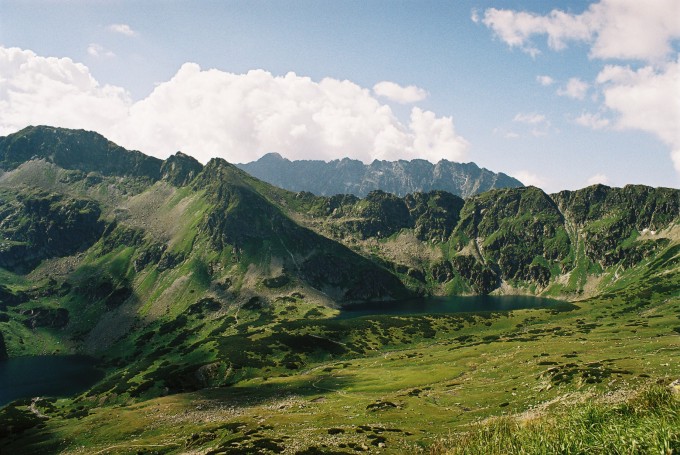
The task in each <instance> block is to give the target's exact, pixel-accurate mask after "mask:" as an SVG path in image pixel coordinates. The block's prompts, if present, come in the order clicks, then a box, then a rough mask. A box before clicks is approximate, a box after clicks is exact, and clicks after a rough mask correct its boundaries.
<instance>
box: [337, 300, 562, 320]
mask: <svg viewBox="0 0 680 455" xmlns="http://www.w3.org/2000/svg"><path fill="white" fill-rule="evenodd" d="M571 305H572V304H570V303H567V302H563V301H560V300H554V299H547V298H543V297H533V296H525V295H503V296H490V295H475V296H469V297H461V296H450V297H423V298H417V299H410V300H400V301H392V302H364V303H356V304H352V305H347V306H345V307H343V308H342V311H341V312H340V315H339V316H338V318H339V319H350V318H356V317H360V316H375V315H409V314H449V313H479V312H487V311H512V310H524V309H536V308H551V307H553V308H562V307H565V306H571Z"/></svg>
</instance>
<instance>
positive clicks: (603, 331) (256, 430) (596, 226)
mask: <svg viewBox="0 0 680 455" xmlns="http://www.w3.org/2000/svg"><path fill="white" fill-rule="evenodd" d="M27 157H28V158H27ZM93 157H94V158H93ZM95 158H96V159H95ZM103 158H106V160H103ZM22 160H24V161H22ZM104 161H105V164H102V165H101V166H102V167H101V168H98V167H97V166H98V165H99V163H100V162H102V163H103V162H104ZM0 167H1V168H2V169H4V173H2V174H1V175H0V213H1V214H2V215H3V216H2V219H1V220H0V358H2V357H6V356H10V357H15V356H19V355H34V354H41V353H48V354H59V353H73V352H85V353H89V354H92V355H94V356H96V357H97V358H98V359H100V360H101V365H102V368H104V369H105V372H106V377H105V378H104V379H103V380H102V381H100V382H99V383H98V384H96V385H95V386H94V387H93V388H92V389H91V390H89V391H87V392H85V393H84V394H82V395H81V396H79V397H76V398H70V399H60V400H54V399H49V400H42V401H39V402H37V403H33V404H32V405H31V402H30V400H29V401H18V402H15V403H12V404H10V405H8V406H6V407H4V408H3V409H1V410H0V422H2V423H3V425H0V428H2V429H3V430H1V431H3V433H0V450H2V451H3V452H4V451H5V450H7V451H8V452H10V453H53V452H55V451H62V452H66V453H93V452H97V451H103V452H107V451H108V452H125V451H137V450H149V451H156V452H159V453H166V452H167V453H183V452H187V451H189V452H191V451H196V452H202V453H248V452H251V453H262V452H263V451H266V450H270V451H273V452H279V451H286V452H288V453H296V452H299V453H318V452H319V451H321V452H330V451H334V452H335V453H354V452H356V451H366V450H377V449H384V450H387V451H392V452H394V453H403V452H404V451H418V450H427V448H428V447H429V446H430V445H432V444H434V443H435V442H436V441H440V442H439V444H440V447H441V448H442V450H448V448H451V450H454V449H453V447H455V444H456V442H455V441H453V440H452V441H444V442H442V437H443V436H445V435H446V434H448V433H449V432H450V431H452V430H453V431H456V432H458V431H467V429H468V427H467V425H468V424H471V423H474V422H477V421H479V420H483V419H487V418H489V417H495V416H499V415H504V414H505V415H513V416H517V415H520V414H522V413H526V412H529V411H531V410H534V411H536V412H538V413H540V414H541V415H542V416H543V415H545V416H548V417H546V418H550V415H552V414H551V413H552V412H553V411H555V412H559V406H560V403H565V402H569V403H576V404H578V403H580V402H581V401H579V400H583V399H585V397H588V396H590V395H592V394H596V395H597V394H603V393H607V392H609V391H617V393H620V394H622V396H623V395H627V394H628V393H629V391H630V390H633V389H635V388H637V387H640V386H642V385H644V384H647V383H650V382H656V381H661V382H662V383H663V384H666V383H668V382H670V380H671V379H673V378H677V376H678V375H679V374H680V371H679V370H678V367H677V366H676V362H673V361H672V360H671V359H672V357H673V356H674V353H676V352H677V339H678V332H679V331H680V328H678V326H679V324H678V313H677V308H678V304H680V301H679V300H678V295H679V294H680V224H679V222H680V219H679V213H680V208H679V206H680V196H679V193H678V190H672V189H663V188H661V189H653V188H648V187H642V186H628V187H625V188H623V189H617V188H608V187H604V186H594V187H589V188H585V189H583V190H579V191H575V192H562V193H558V194H557V195H547V194H545V193H544V192H542V191H541V190H539V189H537V188H531V187H529V188H516V189H504V190H495V191H491V192H487V193H483V194H480V195H478V196H475V197H471V198H468V199H467V200H463V199H460V198H458V197H457V196H454V195H451V194H449V193H445V192H441V191H434V192H430V193H416V194H412V195H408V196H406V197H404V198H399V197H396V196H394V195H391V194H389V193H385V192H381V191H375V192H372V193H370V194H369V195H368V196H367V197H366V198H364V199H359V198H357V197H355V196H348V195H340V196H332V197H317V196H314V195H312V194H310V193H292V192H289V191H285V190H281V189H279V188H276V187H273V186H271V185H269V184H267V183H264V182H262V181H260V180H257V179H255V178H253V177H251V176H249V175H248V174H246V173H245V172H243V171H241V170H239V169H238V168H236V167H234V166H232V165H230V164H229V163H226V162H225V161H223V160H220V159H214V160H212V161H211V162H210V163H208V164H207V165H205V166H202V165H201V164H200V163H198V162H196V161H195V160H193V159H192V158H190V157H188V156H186V155H183V154H181V153H178V154H176V155H174V156H172V157H170V158H168V159H167V160H165V161H163V162H161V161H159V160H155V159H147V158H145V157H144V156H143V155H141V154H138V152H128V151H126V150H124V149H120V148H118V147H117V146H115V144H111V143H110V142H108V141H106V140H105V139H104V138H102V137H101V136H98V135H95V134H94V133H87V132H81V131H71V130H61V129H54V128H47V127H36V128H28V129H26V130H22V131H21V132H19V133H17V134H16V135H11V136H8V137H6V138H0ZM489 292H491V293H510V292H521V293H535V294H545V295H552V296H559V297H562V298H566V299H569V300H575V304H568V303H565V304H564V305H563V306H561V307H555V308H553V309H551V310H522V311H513V312H511V313H492V314H481V315H439V316H376V317H365V318H358V319H333V318H332V316H333V315H336V314H338V311H342V305H344V304H348V303H351V302H355V301H363V300H371V299H372V300H394V299H399V298H404V297H407V296H410V295H414V294H448V293H489ZM664 403H666V404H663V406H667V405H668V403H671V404H670V405H668V406H671V408H672V409H675V408H673V406H675V405H674V404H673V402H668V401H666V402H664ZM32 409H33V410H36V409H38V410H39V411H40V412H39V413H38V414H43V415H45V416H47V418H43V417H39V416H38V414H36V413H35V412H33V411H32ZM513 418H514V417H513ZM664 431H665V430H664ZM669 437H670V438H675V439H674V440H677V432H676V433H672V434H671V436H668V437H666V440H669V439H668V438H669ZM671 440H673V439H671ZM381 444H382V446H381ZM655 447H656V446H655ZM211 451H212V452H211Z"/></svg>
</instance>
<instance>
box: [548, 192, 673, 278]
mask: <svg viewBox="0 0 680 455" xmlns="http://www.w3.org/2000/svg"><path fill="white" fill-rule="evenodd" d="M552 197H553V199H554V200H555V201H556V203H557V204H558V206H559V207H560V209H561V210H562V211H563V212H564V214H565V216H566V217H567V219H568V221H569V222H571V224H572V225H573V228H574V230H575V234H576V235H578V236H579V237H580V238H581V239H583V242H584V245H585V252H586V255H587V256H588V257H589V258H590V259H591V260H592V261H594V262H598V263H600V264H601V265H602V266H604V267H607V266H610V265H613V264H616V263H618V262H620V261H622V260H624V259H626V260H627V261H628V262H630V260H631V259H634V258H642V257H646V256H648V255H649V253H651V252H652V251H654V250H656V249H657V248H658V247H660V246H663V245H661V244H658V242H655V241H651V240H648V241H642V242H637V243H636V244H632V243H631V242H630V241H632V240H635V239H636V238H637V236H638V235H639V234H640V233H641V232H643V231H645V230H647V231H657V230H661V229H663V228H665V227H667V226H668V225H669V224H670V223H671V222H672V221H673V220H675V219H677V218H678V216H680V197H678V191H677V190H673V189H670V188H656V189H655V188H650V187H646V186H643V185H627V186H625V187H624V188H610V187H608V186H604V185H594V186H590V187H587V188H583V189H581V190H577V191H562V192H560V193H557V194H554V195H553V196H552ZM625 240H629V242H625ZM662 243H663V242H662Z"/></svg>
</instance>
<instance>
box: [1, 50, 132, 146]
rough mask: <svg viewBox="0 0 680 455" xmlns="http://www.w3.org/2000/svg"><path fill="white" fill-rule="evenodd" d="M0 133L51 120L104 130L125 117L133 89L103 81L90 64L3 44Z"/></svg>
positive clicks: (68, 124) (46, 122)
mask: <svg viewBox="0 0 680 455" xmlns="http://www.w3.org/2000/svg"><path fill="white" fill-rule="evenodd" d="M0 74H1V75H2V77H0V112H2V115H0V134H9V133H12V132H15V131H17V130H18V129H20V128H23V127H25V126H27V125H35V124H50V125H57V126H63V127H68V128H84V129H92V130H101V129H103V128H106V127H107V125H113V124H115V123H117V122H119V121H120V120H121V119H122V118H124V117H125V116H126V115H127V113H128V108H129V106H130V103H131V101H130V96H129V94H128V93H127V92H126V91H125V90H123V89H121V88H119V87H114V86H110V85H100V84H99V83H98V82H97V81H96V80H95V79H94V78H93V77H92V75H91V74H90V71H89V70H88V68H87V67H86V66H85V65H82V64H80V63H75V62H73V61H72V60H71V59H69V58H53V57H49V58H46V57H40V56H38V55H36V54H35V53H33V52H31V51H27V50H22V49H18V48H3V47H0Z"/></svg>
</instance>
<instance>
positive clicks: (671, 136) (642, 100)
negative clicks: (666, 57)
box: [597, 57, 680, 172]
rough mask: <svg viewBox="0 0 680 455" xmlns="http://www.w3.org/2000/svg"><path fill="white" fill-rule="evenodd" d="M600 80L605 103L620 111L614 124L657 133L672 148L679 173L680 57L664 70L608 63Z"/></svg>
mask: <svg viewBox="0 0 680 455" xmlns="http://www.w3.org/2000/svg"><path fill="white" fill-rule="evenodd" d="M597 82H598V83H599V84H601V85H602V89H603V93H604V104H605V106H606V107H607V108H609V109H610V110H612V111H614V112H616V113H617V114H618V117H617V118H616V121H615V126H616V127H617V128H620V129H636V130H641V131H646V132H648V133H652V134H654V135H656V136H657V137H658V138H659V139H661V140H662V141H663V142H665V143H666V144H667V145H669V146H670V147H671V158H672V160H673V164H674V166H675V169H676V170H677V171H678V172H680V57H679V58H678V60H676V61H675V62H672V63H670V64H668V65H667V66H666V67H665V68H663V69H655V68H653V67H651V66H645V67H643V68H640V69H638V70H633V69H631V68H629V67H624V66H618V65H607V66H606V67H605V68H604V69H603V70H602V71H601V72H600V74H599V75H598V76H597Z"/></svg>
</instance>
